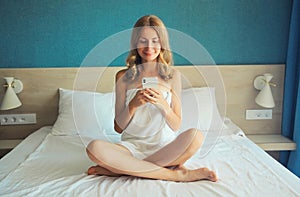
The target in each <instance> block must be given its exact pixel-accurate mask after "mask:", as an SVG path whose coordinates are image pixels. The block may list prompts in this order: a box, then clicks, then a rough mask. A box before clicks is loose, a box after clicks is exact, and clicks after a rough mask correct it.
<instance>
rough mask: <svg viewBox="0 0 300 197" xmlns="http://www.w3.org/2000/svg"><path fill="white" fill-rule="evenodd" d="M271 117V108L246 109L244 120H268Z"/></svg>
mask: <svg viewBox="0 0 300 197" xmlns="http://www.w3.org/2000/svg"><path fill="white" fill-rule="evenodd" d="M269 119H272V109H263V110H246V120H269Z"/></svg>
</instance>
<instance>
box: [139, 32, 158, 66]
mask: <svg viewBox="0 0 300 197" xmlns="http://www.w3.org/2000/svg"><path fill="white" fill-rule="evenodd" d="M160 50H161V44H160V40H159V37H158V35H157V32H156V31H155V30H154V29H153V28H151V27H143V28H142V29H141V31H140V37H139V39H138V42H137V51H138V53H139V55H140V56H141V58H142V63H145V62H155V61H156V58H157V57H158V55H159V53H160Z"/></svg>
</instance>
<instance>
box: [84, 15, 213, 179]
mask: <svg viewBox="0 0 300 197" xmlns="http://www.w3.org/2000/svg"><path fill="white" fill-rule="evenodd" d="M126 63H127V68H126V69H124V70H121V71H119V72H118V73H117V74H116V103H115V123H114V124H115V130H116V132H118V133H120V134H121V142H120V143H118V144H113V143H110V142H107V141H102V140H94V141H92V142H91V143H90V144H89V145H88V147H87V154H88V156H89V157H90V159H91V160H92V161H94V162H95V163H97V165H96V166H92V167H90V168H89V169H88V174H93V175H107V176H120V175H130V176H136V177H143V178H150V179H159V180H169V181H182V182H188V181H197V180H203V179H205V180H211V181H217V176H216V174H215V173H214V172H213V171H210V170H209V169H207V168H199V169H194V170H189V169H186V168H185V167H183V164H184V163H185V162H186V161H187V160H188V159H189V158H190V157H191V156H193V154H194V153H195V152H196V151H197V150H198V149H199V148H200V146H201V144H202V141H203V136H202V134H201V132H200V131H198V130H197V129H193V128H191V129H189V130H187V131H185V132H182V133H181V134H179V135H178V136H176V135H175V132H176V131H177V130H178V129H179V128H180V124H181V101H180V94H181V76H180V73H179V71H177V70H176V69H175V68H173V67H172V64H173V62H172V53H171V51H170V47H169V40H168V33H167V29H166V27H165V25H164V24H163V22H162V21H161V20H160V19H159V18H158V17H156V16H153V15H147V16H143V17H141V18H140V19H139V20H138V21H137V22H136V24H135V25H134V28H133V31H132V36H131V50H130V52H129V55H128V58H127V60H126ZM149 77H150V78H149ZM150 79H151V80H150ZM153 79H154V81H153ZM146 80H150V82H149V84H148V85H151V84H150V83H153V84H152V86H146V87H145V86H143V85H142V84H143V82H144V83H145V81H146ZM151 81H152V82H151Z"/></svg>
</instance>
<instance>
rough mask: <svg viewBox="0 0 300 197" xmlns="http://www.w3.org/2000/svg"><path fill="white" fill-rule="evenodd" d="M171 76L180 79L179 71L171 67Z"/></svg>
mask: <svg viewBox="0 0 300 197" xmlns="http://www.w3.org/2000/svg"><path fill="white" fill-rule="evenodd" d="M173 78H174V79H175V80H178V79H181V72H180V71H179V70H177V69H176V68H175V67H173Z"/></svg>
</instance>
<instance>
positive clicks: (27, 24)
mask: <svg viewBox="0 0 300 197" xmlns="http://www.w3.org/2000/svg"><path fill="white" fill-rule="evenodd" d="M291 4H292V0H185V1H182V0H173V1H166V0H161V1H155V0H152V1H141V0H132V1H117V0H115V1H113V0H101V1H97V0H86V1H83V0H65V1H61V0H1V1H0V67H2V68H3V67H9V68H21V67H69V66H70V67H73V66H80V64H81V62H82V61H83V59H84V58H85V57H86V55H87V54H88V53H89V51H90V50H91V49H93V48H94V47H95V46H96V45H97V44H98V43H100V42H101V41H102V40H104V39H105V38H107V37H109V36H111V35H114V34H116V33H118V32H120V31H123V30H126V29H129V28H131V27H132V26H133V24H134V22H135V21H136V20H137V19H138V18H139V17H141V16H143V15H145V14H155V15H157V16H159V17H160V18H161V19H162V20H163V21H164V23H165V24H166V26H167V27H169V28H172V29H176V30H178V31H181V32H184V33H185V34H187V35H189V36H191V37H193V38H195V39H196V40H197V41H198V42H199V43H201V44H202V45H203V46H204V47H205V48H206V49H207V51H208V52H209V53H210V54H211V56H212V58H213V59H214V60H215V62H216V63H217V64H252V63H256V64H260V63H285V61H286V51H287V43H288V32H289V22H290V13H291ZM128 47H129V41H128ZM113 52H114V51H108V53H113ZM124 57H125V55H123V56H121V57H119V58H117V59H116V60H114V61H113V62H112V63H111V65H123V64H124ZM185 63H187V62H186V61H185V59H184V58H180V57H179V56H176V57H175V64H185Z"/></svg>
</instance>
